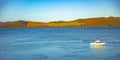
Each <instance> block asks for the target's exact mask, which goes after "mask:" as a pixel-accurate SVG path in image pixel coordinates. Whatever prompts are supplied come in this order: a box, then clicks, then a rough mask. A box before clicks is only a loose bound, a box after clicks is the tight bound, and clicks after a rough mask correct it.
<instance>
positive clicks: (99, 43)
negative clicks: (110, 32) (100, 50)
mask: <svg viewBox="0 0 120 60" xmlns="http://www.w3.org/2000/svg"><path fill="white" fill-rule="evenodd" d="M105 44H106V43H90V45H105Z"/></svg>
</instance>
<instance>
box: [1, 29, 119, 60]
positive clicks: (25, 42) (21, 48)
mask: <svg viewBox="0 0 120 60" xmlns="http://www.w3.org/2000/svg"><path fill="white" fill-rule="evenodd" d="M95 38H99V39H100V40H101V41H102V42H106V45H105V46H100V47H92V46H90V43H91V42H94V41H95ZM0 60H120V27H109V28H0Z"/></svg>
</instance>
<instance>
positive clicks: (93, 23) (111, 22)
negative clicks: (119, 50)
mask: <svg viewBox="0 0 120 60" xmlns="http://www.w3.org/2000/svg"><path fill="white" fill-rule="evenodd" d="M111 26H120V17H108V18H105V17H101V18H88V19H77V20H74V21H67V22H65V21H55V22H48V23H46V22H32V21H14V22H4V23H2V22H1V23H0V27H1V28H44V27H50V28H56V27H61V28H62V27H111Z"/></svg>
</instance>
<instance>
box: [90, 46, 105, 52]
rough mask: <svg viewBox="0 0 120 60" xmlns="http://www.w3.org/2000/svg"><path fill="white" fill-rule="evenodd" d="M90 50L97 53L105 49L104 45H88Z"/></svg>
mask: <svg viewBox="0 0 120 60" xmlns="http://www.w3.org/2000/svg"><path fill="white" fill-rule="evenodd" d="M90 47H91V48H93V49H96V51H99V50H101V49H103V48H105V45H90Z"/></svg>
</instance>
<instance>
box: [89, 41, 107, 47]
mask: <svg viewBox="0 0 120 60" xmlns="http://www.w3.org/2000/svg"><path fill="white" fill-rule="evenodd" d="M105 44H106V43H105V42H103V43H102V42H101V43H90V45H99V46H101V45H105Z"/></svg>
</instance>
